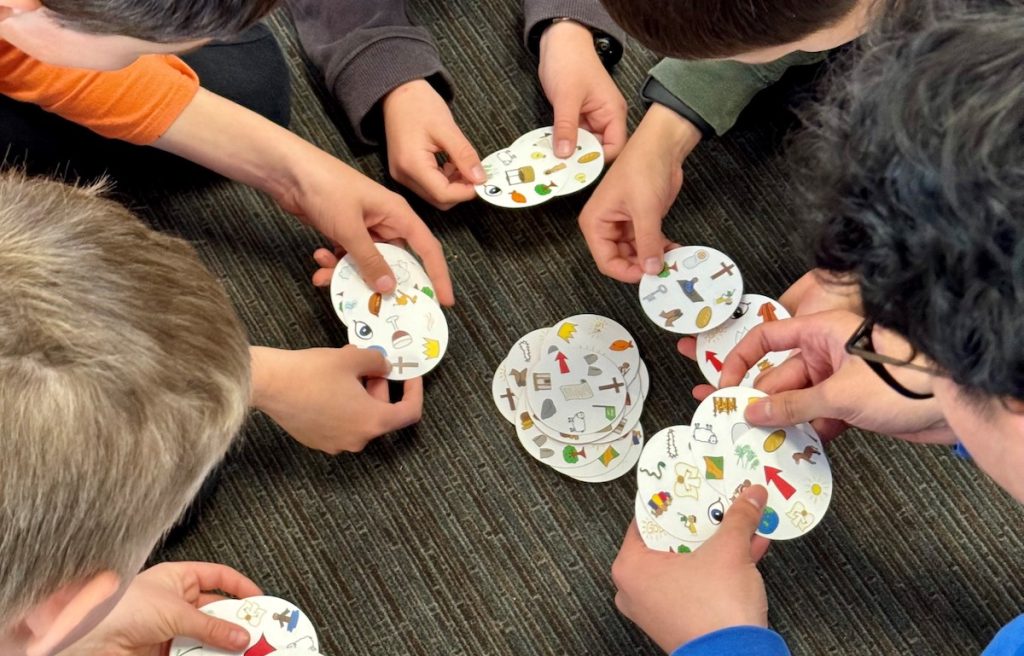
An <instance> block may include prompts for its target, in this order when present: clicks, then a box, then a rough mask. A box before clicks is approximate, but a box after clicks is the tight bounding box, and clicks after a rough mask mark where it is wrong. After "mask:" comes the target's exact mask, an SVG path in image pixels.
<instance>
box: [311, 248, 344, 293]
mask: <svg viewBox="0 0 1024 656" xmlns="http://www.w3.org/2000/svg"><path fill="white" fill-rule="evenodd" d="M313 261H314V262H316V265H317V266H318V267H320V268H319V269H317V270H316V271H315V272H314V273H313V286H314V287H329V286H330V285H331V276H332V275H333V274H334V268H335V267H336V266H338V262H339V261H340V260H339V258H338V256H337V255H336V254H335V253H334V252H332V251H329V250H327V249H326V248H318V249H316V250H315V251H314V252H313Z"/></svg>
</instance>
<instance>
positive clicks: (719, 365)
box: [704, 351, 722, 373]
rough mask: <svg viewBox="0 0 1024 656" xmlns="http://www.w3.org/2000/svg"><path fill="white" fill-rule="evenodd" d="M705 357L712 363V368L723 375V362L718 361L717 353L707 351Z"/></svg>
mask: <svg viewBox="0 0 1024 656" xmlns="http://www.w3.org/2000/svg"><path fill="white" fill-rule="evenodd" d="M704 357H705V358H706V359H707V361H708V362H710V363H711V366H712V367H714V368H715V371H717V372H718V373H722V361H721V360H719V359H718V354H717V353H715V352H714V351H705V352H704Z"/></svg>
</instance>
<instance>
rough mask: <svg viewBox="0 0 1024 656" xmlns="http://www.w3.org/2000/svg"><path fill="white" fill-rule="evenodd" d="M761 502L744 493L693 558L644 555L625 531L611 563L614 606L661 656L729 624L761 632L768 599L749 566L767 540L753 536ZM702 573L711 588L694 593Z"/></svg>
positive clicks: (757, 494) (762, 494)
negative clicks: (711, 579)
mask: <svg viewBox="0 0 1024 656" xmlns="http://www.w3.org/2000/svg"><path fill="white" fill-rule="evenodd" d="M767 497H768V493H767V490H765V489H764V488H763V487H761V486H759V485H755V486H752V487H749V488H747V489H746V490H745V491H744V492H743V493H742V494H741V495H740V497H739V498H737V499H736V503H734V504H733V505H732V506H730V508H729V510H728V511H727V512H726V513H725V517H724V519H723V520H722V523H721V525H720V526H719V527H718V531H717V532H716V533H715V534H714V535H713V536H711V538H710V539H709V540H708V541H707V542H705V543H704V544H703V545H701V546H700V548H698V549H697V550H696V551H694V552H693V553H688V554H675V553H666V552H661V551H653V550H651V549H648V548H647V546H646V545H645V544H644V542H643V539H642V538H641V537H640V533H639V531H638V530H637V526H636V521H633V522H632V523H631V524H630V525H629V529H628V530H627V531H626V537H625V539H624V540H623V542H622V549H621V550H620V551H619V555H618V557H617V558H616V559H615V562H614V563H613V564H612V579H613V581H614V582H615V587H616V588H618V593H617V594H616V595H615V605H616V606H617V607H618V608H619V611H620V612H621V613H622V614H623V615H625V616H626V617H628V618H629V619H630V620H632V621H633V622H634V623H636V625H637V626H639V627H640V628H641V629H642V630H643V631H644V633H646V634H647V635H648V636H650V638H651V639H652V640H654V642H656V643H657V644H658V646H659V647H661V648H662V649H663V650H665V651H666V652H672V651H673V650H675V649H677V648H678V647H680V646H681V645H684V644H686V643H688V642H690V641H691V640H693V639H695V638H698V637H700V636H702V635H705V634H708V633H711V632H712V631H717V630H719V629H724V628H728V627H732V626H761V627H767V626H768V598H767V595H766V594H765V589H764V581H763V580H762V579H761V574H760V572H758V571H757V564H756V563H757V561H758V560H760V558H761V556H762V555H764V553H765V551H767V549H768V545H769V542H768V540H766V539H765V538H761V537H757V536H755V535H754V532H755V531H756V530H757V526H758V523H759V522H760V521H761V509H762V508H764V505H765V503H766V500H767ZM708 572H715V582H714V585H710V586H699V589H698V587H695V585H694V581H698V580H702V579H703V578H704V577H706V575H707V573H708Z"/></svg>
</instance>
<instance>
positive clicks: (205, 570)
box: [174, 562, 263, 599]
mask: <svg viewBox="0 0 1024 656" xmlns="http://www.w3.org/2000/svg"><path fill="white" fill-rule="evenodd" d="M174 564H175V565H176V566H180V567H185V568H187V569H188V571H190V572H191V573H193V574H194V575H195V576H196V579H197V580H198V581H199V589H200V590H221V591H223V592H226V593H228V594H229V595H231V596H233V597H238V598H239V599H242V598H244V597H257V596H259V595H261V594H263V591H262V590H260V587H259V586H258V585H256V584H255V583H253V581H252V579H250V578H249V577H247V576H245V575H244V574H242V573H241V572H239V571H237V570H235V569H232V568H230V567H228V566H227V565H219V564H217V563H201V562H184V563H174Z"/></svg>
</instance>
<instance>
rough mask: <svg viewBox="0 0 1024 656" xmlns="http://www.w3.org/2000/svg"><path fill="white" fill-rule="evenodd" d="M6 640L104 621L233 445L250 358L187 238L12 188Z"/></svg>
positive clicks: (5, 178) (2, 209)
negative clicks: (163, 233) (209, 473)
mask: <svg viewBox="0 0 1024 656" xmlns="http://www.w3.org/2000/svg"><path fill="white" fill-rule="evenodd" d="M0 280H2V281H3V284H2V285H0V453H2V454H3V455H2V459H0V460H2V462H3V465H2V467H0V469H2V472H3V475H2V476H0V618H2V619H0V644H4V645H5V649H4V653H10V652H9V651H7V646H9V645H11V644H13V645H14V646H15V647H14V649H13V651H14V652H15V653H18V651H19V650H20V649H28V650H30V653H47V652H48V651H50V650H51V649H53V648H54V647H55V646H56V645H59V644H61V643H62V642H64V641H66V640H68V639H69V638H76V637H78V634H79V633H81V632H82V631H83V629H84V628H85V627H83V626H81V625H82V624H83V623H88V622H90V621H91V622H93V623H95V621H97V620H98V619H99V617H101V616H102V614H103V613H104V611H105V610H109V606H110V605H112V602H113V601H115V600H116V598H117V596H118V592H119V589H120V588H122V587H123V585H125V584H126V583H127V582H128V581H129V580H130V579H131V577H132V576H134V574H135V573H136V572H137V571H138V570H139V568H140V567H141V566H142V564H143V562H144V560H145V558H146V556H147V554H148V553H149V552H150V550H151V549H152V548H153V546H154V544H155V543H156V541H157V540H158V539H159V538H160V535H161V534H162V533H163V532H164V531H166V530H167V529H168V528H169V527H170V526H171V524H173V522H174V521H175V519H176V518H177V517H178V516H179V515H180V514H181V512H182V510H183V509H184V507H185V506H186V505H187V504H188V502H189V501H190V499H191V498H192V497H193V496H194V494H195V493H196V491H197V489H198V487H199V485H200V483H201V482H202V480H203V479H204V477H205V476H206V475H207V473H208V472H209V471H210V469H211V468H212V467H213V466H214V465H215V464H216V463H217V462H218V460H219V459H220V458H221V457H222V456H223V454H224V452H225V451H226V449H227V448H228V445H229V444H230V442H231V439H232V437H233V436H234V435H235V433H236V432H237V430H238V428H239V426H240V424H241V422H242V420H243V418H244V417H245V414H246V409H247V406H248V399H249V393H250V390H249V354H248V347H247V344H246V338H245V334H244V331H243V329H242V327H241V325H240V324H239V322H238V319H237V318H236V317H235V315H234V313H233V312H232V309H231V305H230V302H229V300H228V299H227V297H226V296H225V294H224V291H223V290H222V288H221V287H220V285H219V284H218V282H217V280H215V279H214V278H213V276H212V275H210V273H209V272H207V271H206V269H205V268H204V267H203V265H202V264H201V263H200V262H199V260H198V259H197V257H196V254H195V253H194V251H193V250H192V248H191V247H190V246H189V245H188V244H186V243H185V242H183V241H181V240H179V239H175V238H172V237H168V236H165V235H161V234H159V233H157V232H154V231H153V230H151V229H149V228H148V227H146V226H145V225H143V224H142V223H141V222H140V221H139V220H138V219H136V218H135V217H134V216H133V215H132V214H131V212H129V211H128V210H127V209H125V208H124V207H122V206H121V205H119V204H117V203H115V202H113V201H110V200H106V199H103V198H100V197H99V196H97V195H96V193H94V191H89V190H82V189H76V188H72V187H68V186H65V185H62V184H59V183H56V182H51V181H44V180H41V179H27V178H25V177H23V176H21V175H18V174H12V173H7V174H3V175H0Z"/></svg>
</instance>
